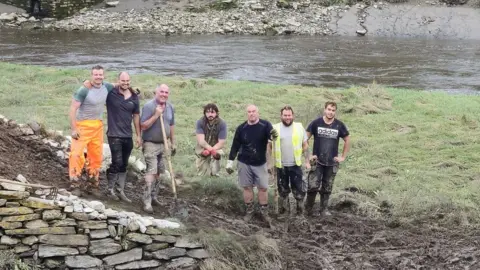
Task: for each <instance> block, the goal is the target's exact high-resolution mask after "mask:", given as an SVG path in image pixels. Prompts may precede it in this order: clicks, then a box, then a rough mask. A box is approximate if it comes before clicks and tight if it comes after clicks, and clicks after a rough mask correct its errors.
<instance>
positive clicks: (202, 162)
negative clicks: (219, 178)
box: [195, 150, 224, 176]
mask: <svg viewBox="0 0 480 270" xmlns="http://www.w3.org/2000/svg"><path fill="white" fill-rule="evenodd" d="M217 153H218V154H219V155H220V156H222V155H223V154H224V153H223V150H218V151H217ZM195 165H196V167H197V174H198V175H199V176H205V175H207V176H211V175H217V174H218V173H219V172H220V159H214V158H213V157H212V156H211V155H209V156H207V157H204V156H202V155H197V160H196V161H195Z"/></svg>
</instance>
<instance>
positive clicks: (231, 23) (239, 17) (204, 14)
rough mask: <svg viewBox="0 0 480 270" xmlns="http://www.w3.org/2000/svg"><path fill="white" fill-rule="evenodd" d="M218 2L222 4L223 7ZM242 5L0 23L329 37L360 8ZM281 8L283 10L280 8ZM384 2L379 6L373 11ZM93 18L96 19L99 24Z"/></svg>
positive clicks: (17, 17) (19, 17)
mask: <svg viewBox="0 0 480 270" xmlns="http://www.w3.org/2000/svg"><path fill="white" fill-rule="evenodd" d="M228 1H229V0H227V1H224V2H222V3H229V2H228ZM279 3H281V2H271V3H268V4H267V3H259V2H253V3H244V4H243V5H242V6H239V7H237V8H232V9H227V10H215V9H201V8H198V7H197V8H195V7H190V8H186V10H173V9H149V10H134V9H132V10H128V11H123V12H111V11H109V9H108V8H100V9H91V10H82V11H81V12H79V14H78V15H76V16H73V17H70V18H67V19H65V20H61V21H55V20H52V19H44V20H41V21H39V20H36V19H35V18H33V17H28V15H27V14H16V13H4V14H2V15H0V21H1V22H2V23H3V24H4V25H5V26H8V27H23V28H27V29H29V28H33V29H50V30H58V31H91V32H129V31H132V32H155V33H162V34H165V35H171V34H214V33H217V34H251V35H282V34H308V35H330V34H334V33H335V31H334V30H332V27H331V24H335V20H338V19H339V18H341V17H342V14H344V13H345V12H347V11H349V10H350V9H358V10H362V9H363V8H366V6H365V5H362V4H358V5H356V6H354V7H350V6H348V5H343V6H330V7H325V6H321V5H319V4H313V3H310V1H308V0H307V1H303V2H294V3H289V4H285V5H283V4H279ZM282 5H283V6H282ZM384 5H386V3H382V2H379V3H377V4H375V8H382V6H384ZM98 18H102V19H101V20H99V19H98Z"/></svg>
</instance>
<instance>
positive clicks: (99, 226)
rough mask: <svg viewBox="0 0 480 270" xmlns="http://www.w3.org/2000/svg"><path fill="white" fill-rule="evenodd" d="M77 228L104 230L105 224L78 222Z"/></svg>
mask: <svg viewBox="0 0 480 270" xmlns="http://www.w3.org/2000/svg"><path fill="white" fill-rule="evenodd" d="M78 227H79V228H82V229H97V230H98V229H106V228H107V223H105V222H103V221H95V220H89V221H79V222H78Z"/></svg>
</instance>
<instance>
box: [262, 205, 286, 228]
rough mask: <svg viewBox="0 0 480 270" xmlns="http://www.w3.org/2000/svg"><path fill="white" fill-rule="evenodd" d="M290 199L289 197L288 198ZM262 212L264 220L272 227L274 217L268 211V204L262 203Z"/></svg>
mask: <svg viewBox="0 0 480 270" xmlns="http://www.w3.org/2000/svg"><path fill="white" fill-rule="evenodd" d="M287 200H288V198H287ZM260 213H261V214H262V217H263V220H264V221H265V223H267V225H268V227H270V228H271V227H272V219H271V218H270V215H269V213H268V204H266V205H260Z"/></svg>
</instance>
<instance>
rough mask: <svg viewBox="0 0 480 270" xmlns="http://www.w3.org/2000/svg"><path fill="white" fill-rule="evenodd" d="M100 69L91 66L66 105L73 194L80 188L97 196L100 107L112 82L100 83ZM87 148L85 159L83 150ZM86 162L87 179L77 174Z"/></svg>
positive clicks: (100, 130) (102, 71)
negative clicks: (84, 83)
mask: <svg viewBox="0 0 480 270" xmlns="http://www.w3.org/2000/svg"><path fill="white" fill-rule="evenodd" d="M103 79H104V70H103V67H101V66H94V67H93V68H92V70H91V79H90V82H89V83H88V85H91V86H92V87H91V89H88V88H87V87H84V86H82V87H80V88H79V89H78V90H77V91H76V93H75V94H74V96H73V99H72V103H71V105H70V112H69V118H70V126H71V129H72V133H71V134H72V144H71V146H70V156H69V161H68V162H69V163H68V172H69V177H70V189H71V190H72V192H73V193H74V194H75V195H81V192H82V189H83V190H86V191H87V192H91V193H94V194H95V195H96V196H100V192H99V190H98V186H99V172H100V167H101V166H102V159H103V157H102V154H103V122H102V120H103V111H104V107H105V101H106V99H107V95H108V92H110V91H111V90H112V89H113V87H114V86H113V85H112V84H109V83H104V82H103ZM85 148H87V161H86V160H85V156H84V151H85ZM85 164H87V168H86V171H87V174H88V181H86V182H85V183H84V181H81V175H82V172H83V169H84V166H85Z"/></svg>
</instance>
